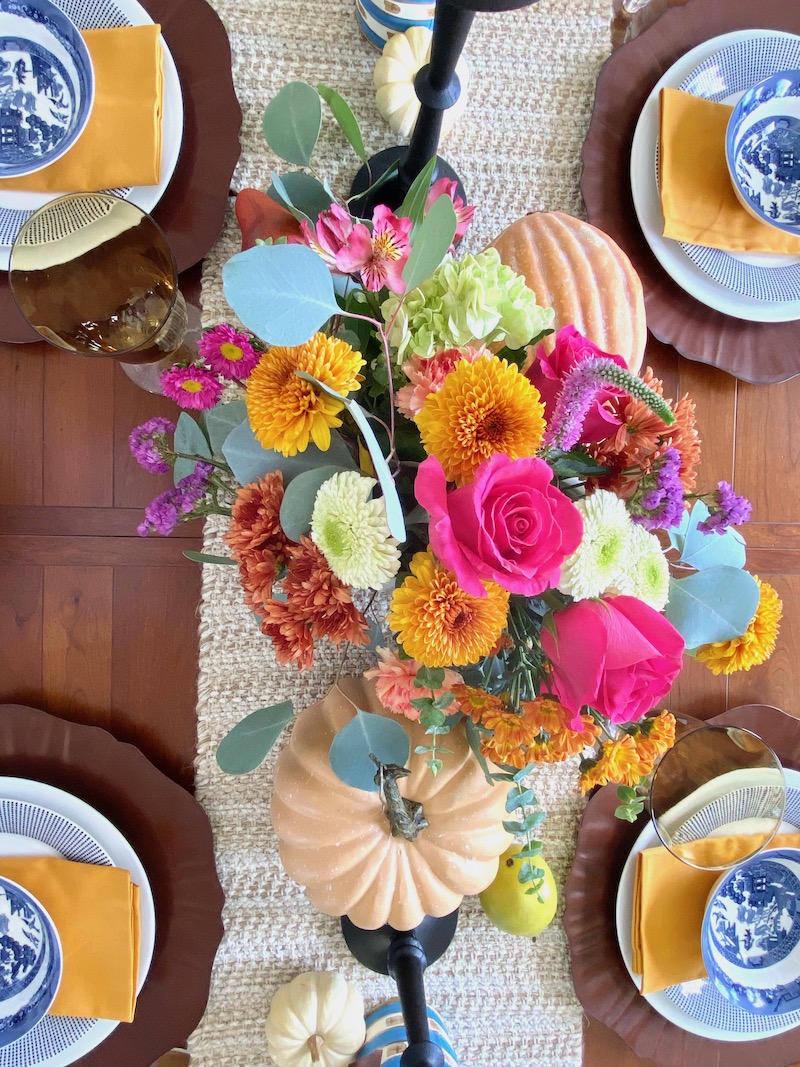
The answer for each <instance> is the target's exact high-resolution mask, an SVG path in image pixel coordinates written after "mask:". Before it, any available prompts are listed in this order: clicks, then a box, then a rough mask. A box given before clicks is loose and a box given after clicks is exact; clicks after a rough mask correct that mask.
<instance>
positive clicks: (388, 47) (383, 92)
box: [372, 26, 469, 137]
mask: <svg viewBox="0 0 800 1067" xmlns="http://www.w3.org/2000/svg"><path fill="white" fill-rule="evenodd" d="M431 37H432V34H431V31H430V30H429V29H428V27H427V26H410V27H409V28H408V29H407V30H405V31H404V32H403V33H395V34H394V35H393V36H392V37H390V38H389V40H388V41H387V42H386V44H385V45H384V46H383V52H382V53H381V55H380V58H379V59H378V62H377V63H376V64H375V72H374V74H373V77H372V81H373V84H374V86H375V102H376V103H377V105H378V111H380V113H381V115H382V117H383V118H384V119H386V121H387V122H388V123H389V125H390V126H391V128H392V129H393V130H394V132H395V133H398V134H399V135H400V136H401V137H410V136H411V131H412V130H413V129H414V124H415V123H416V121H417V115H418V114H419V100H418V99H417V94H416V91H415V89H414V78H415V77H416V75H417V71H418V70H420V68H421V67H424V66H425V64H426V63H427V62H428V61H429V60H430V58H431ZM456 73H457V74H458V78H459V81H460V83H461V94H460V96H459V98H458V100H457V101H456V103H455V104H453V106H452V107H449V108H448V109H447V110H446V111H445V112H444V115H443V116H442V136H444V135H445V134H446V133H447V132H448V131H449V130H450V128H451V127H452V125H453V123H454V122H455V120H456V119H457V118H458V116H459V115H460V114H461V112H462V111H463V110H464V107H465V106H466V102H467V86H468V83H469V67H468V66H467V63H466V60H465V59H464V57H463V56H461V58H460V59H459V61H458V64H457V66H456Z"/></svg>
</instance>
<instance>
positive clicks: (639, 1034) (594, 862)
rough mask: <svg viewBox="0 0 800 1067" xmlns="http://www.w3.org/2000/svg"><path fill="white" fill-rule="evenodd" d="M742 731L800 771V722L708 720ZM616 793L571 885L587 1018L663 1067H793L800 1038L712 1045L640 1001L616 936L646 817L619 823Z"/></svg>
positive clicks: (595, 823) (572, 926)
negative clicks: (622, 883) (622, 893)
mask: <svg viewBox="0 0 800 1067" xmlns="http://www.w3.org/2000/svg"><path fill="white" fill-rule="evenodd" d="M708 721H709V722H710V723H714V724H716V725H720V726H728V725H730V726H742V727H745V728H747V729H748V730H752V731H753V733H756V734H758V735H759V737H762V738H763V739H764V740H765V741H766V742H767V744H769V745H771V747H772V748H773V749H774V750H775V752H776V753H777V754H778V756H779V758H780V760H781V762H782V764H783V766H784V767H786V768H791V769H793V770H800V719H795V718H793V717H792V716H791V715H787V714H786V713H785V712H783V711H779V710H778V709H777V708H773V707H769V706H767V705H765V704H748V705H746V706H744V707H740V708H734V709H732V710H731V711H726V712H725V713H724V714H722V715H717V716H716V717H715V718H713V719H709V720H708ZM617 804H618V800H617V790H616V786H606V787H604V788H603V789H600V790H599V791H598V792H597V793H596V794H595V795H594V796H593V797H592V799H591V800H590V801H589V804H588V806H587V808H586V812H585V814H584V816H583V819H582V821H581V825H580V830H579V831H578V843H577V849H576V853H575V861H574V863H573V865H572V869H571V871H570V873H569V877H568V878H567V885H566V910H565V913H564V927H565V929H566V933H567V940H568V941H569V947H570V955H571V959H572V978H573V981H574V983H575V992H576V993H577V995H578V999H579V1000H580V1002H581V1004H582V1005H583V1007H584V1008H585V1010H586V1012H587V1014H589V1015H591V1016H592V1017H593V1018H595V1019H598V1020H599V1021H600V1022H601V1023H604V1024H605V1025H606V1026H608V1027H610V1028H611V1029H612V1030H614V1031H615V1032H616V1033H617V1034H618V1035H619V1036H620V1037H621V1038H622V1040H623V1041H625V1042H626V1043H627V1044H628V1045H629V1046H630V1047H631V1048H632V1049H633V1051H634V1052H635V1053H636V1055H637V1056H640V1057H642V1058H643V1059H648V1060H653V1061H654V1062H655V1063H657V1064H659V1067H753V1065H754V1064H757V1065H758V1067H787V1065H788V1064H793V1063H796V1062H797V1060H798V1056H800V1038H798V1031H797V1029H795V1030H790V1031H789V1032H788V1033H785V1034H778V1035H776V1036H775V1037H768V1038H763V1039H761V1040H759V1041H742V1042H731V1041H712V1040H709V1039H708V1038H705V1037H698V1036H697V1035H696V1034H689V1033H687V1032H686V1031H685V1030H681V1029H680V1028H679V1027H677V1026H675V1025H674V1024H673V1023H671V1022H668V1021H667V1020H666V1019H665V1018H664V1017H663V1016H662V1015H659V1014H658V1012H657V1011H655V1010H654V1009H653V1008H651V1007H650V1005H649V1004H648V1002H647V1001H646V1000H645V999H644V997H642V996H640V994H639V991H638V989H637V988H636V986H635V985H634V984H633V981H632V980H631V977H630V975H629V974H628V971H627V968H626V967H625V964H624V962H623V960H622V956H621V954H620V950H619V945H618V943H617V933H616V917H615V909H616V899H617V888H618V886H619V880H620V877H621V875H622V868H623V867H624V866H625V861H626V860H627V858H628V855H629V854H630V851H631V848H632V847H633V844H634V842H635V841H636V838H637V837H638V836H639V834H640V833H641V831H642V827H643V825H644V823H643V819H644V817H643V816H642V817H640V818H639V819H637V821H636V822H635V823H633V824H631V823H627V822H623V821H622V820H621V819H615V818H614V809H615V808H616V807H617Z"/></svg>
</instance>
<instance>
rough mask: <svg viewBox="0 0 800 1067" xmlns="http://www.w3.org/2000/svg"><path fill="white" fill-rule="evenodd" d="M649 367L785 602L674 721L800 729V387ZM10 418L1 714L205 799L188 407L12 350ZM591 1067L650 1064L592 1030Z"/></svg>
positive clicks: (620, 20)
mask: <svg viewBox="0 0 800 1067" xmlns="http://www.w3.org/2000/svg"><path fill="white" fill-rule="evenodd" d="M680 2H681V0H675V2H674V3H673V4H672V6H679V4H680ZM666 6H669V5H668V3H667V0H652V2H651V3H650V5H648V6H647V7H645V8H644V10H642V11H640V12H638V13H637V14H636V15H634V16H632V17H628V16H626V15H625V14H624V13H622V11H621V8H620V0H616V3H615V8H616V14H615V17H614V20H613V23H612V24H611V27H610V32H612V34H613V39H614V41H615V43H616V44H620V43H621V42H622V41H623V40H624V39H625V35H626V34H630V33H637V32H639V31H640V30H641V28H643V27H644V26H646V25H647V24H648V23H649V22H651V21H652V20H653V18H654V17H655V16H656V15H657V14H658V13H659V11H660V10H663V9H664V8H665V7H666ZM798 360H799V361H800V353H798ZM646 363H649V364H650V365H651V366H653V368H654V369H655V370H656V372H657V373H658V375H659V376H661V377H662V378H663V380H664V383H665V395H666V396H668V397H673V398H676V397H678V396H681V395H683V394H684V393H686V392H688V393H690V394H691V396H692V397H693V399H694V401H695V403H696V406H697V417H698V423H699V427H700V430H701V434H702V438H703V462H702V466H701V471H700V482H701V484H702V485H703V486H713V485H715V484H716V482H717V481H718V480H720V479H726V480H728V481H730V482H732V483H733V484H734V485H735V488H736V490H737V491H738V492H740V493H744V494H746V495H747V496H748V497H750V499H751V500H752V502H753V521H752V523H751V525H750V527H749V529H746V530H745V533H746V536H747V542H748V566H749V567H750V569H751V570H753V571H754V572H755V573H757V574H758V575H759V576H760V577H762V578H765V579H767V580H768V581H769V582H770V583H771V584H773V585H774V586H775V588H776V589H777V590H778V592H779V594H780V595H781V597H782V598H783V601H784V620H783V624H782V632H781V637H780V643H779V647H778V649H777V651H776V652H775V654H774V656H773V657H772V659H771V660H770V661H769V663H767V664H766V665H764V666H762V667H760V668H755V669H753V670H752V671H750V672H747V673H743V674H738V675H734V676H733V678H731V679H730V680H727V679H724V678H715V677H714V676H713V675H711V674H710V672H709V671H707V670H706V669H705V668H704V667H702V666H700V665H698V664H695V663H693V662H688V663H687V666H686V669H685V670H684V672H683V673H682V675H681V676H680V678H679V679H678V681H677V683H676V685H675V687H674V689H673V693H672V697H671V704H672V707H673V708H676V709H680V710H682V711H684V712H686V713H689V714H692V715H696V716H698V717H701V718H705V717H708V716H710V715H714V714H717V713H719V712H722V711H724V710H725V709H726V708H729V707H735V706H737V705H741V704H750V703H767V704H773V705H776V706H778V707H781V708H783V709H785V710H787V711H789V712H790V713H792V714H794V715H798V716H800V695H798V686H797V681H796V664H797V663H798V662H800V504H798V496H799V495H800V494H798V491H797V488H796V481H795V471H796V469H797V463H798V454H799V453H800V378H796V379H794V380H793V381H789V382H786V383H783V384H780V385H770V386H752V385H745V384H742V383H739V382H737V381H735V380H734V379H733V378H731V377H729V376H728V375H726V374H724V373H722V372H720V371H718V370H715V369H712V368H708V367H704V366H702V365H700V364H697V363H691V362H689V361H686V360H683V359H681V358H680V357H679V356H678V355H677V354H676V353H675V352H674V350H672V349H671V348H669V347H667V346H664V345H662V344H660V343H659V342H657V341H655V340H653V339H652V338H651V339H650V342H649V345H648V350H647V357H646ZM0 404H2V418H0V649H1V650H2V652H0V665H1V666H2V670H1V671H0V702H9V703H21V704H29V705H34V706H38V707H42V708H44V709H45V710H48V711H50V712H53V713H55V714H59V715H63V716H64V717H66V718H69V719H72V720H74V721H76V722H86V723H92V724H95V725H98V726H104V727H107V728H108V729H110V730H111V731H112V732H113V733H114V734H115V735H116V736H117V737H119V738H121V739H124V740H129V741H132V742H133V743H135V744H137V745H138V746H139V747H140V748H141V749H142V751H143V752H144V753H145V755H147V757H148V758H149V759H150V760H152V761H153V763H155V764H156V766H158V767H159V768H160V769H161V770H162V771H164V772H165V773H166V774H168V775H170V776H171V777H172V778H173V779H175V780H176V781H178V782H180V783H182V784H183V785H185V786H186V787H187V788H191V783H192V760H193V755H194V743H195V699H196V673H197V620H196V614H195V612H196V607H197V603H198V600H199V595H200V574H199V568H198V567H197V565H196V564H193V563H191V562H189V561H188V560H186V559H185V558H184V557H183V555H182V550H183V549H187V548H192V549H198V548H199V547H200V539H199V528H198V526H197V525H196V524H194V525H192V526H184V527H182V528H179V530H178V531H176V533H175V534H173V535H172V536H171V537H170V538H168V539H161V538H158V537H155V536H151V537H149V538H140V537H138V536H137V535H136V525H137V523H138V522H139V521H140V518H141V512H142V509H143V507H144V505H145V504H146V503H147V502H148V501H149V500H150V499H151V498H152V497H153V496H154V495H155V494H156V493H157V492H159V491H160V490H161V489H163V488H166V486H167V485H168V484H169V479H168V477H166V476H164V477H163V478H159V477H154V476H152V475H149V474H147V473H145V472H144V471H142V470H140V469H139V468H138V467H137V465H136V464H135V462H134V461H133V459H132V458H131V457H130V454H129V452H128V447H127V436H128V433H129V432H130V430H131V429H132V428H133V427H134V426H136V425H137V424H138V423H140V422H142V421H143V420H144V419H146V418H148V417H150V416H152V415H156V414H164V415H168V416H171V417H173V418H174V417H175V414H176V409H175V407H174V405H172V404H171V403H169V402H167V401H164V400H163V399H161V398H158V397H154V396H151V395H149V394H146V393H144V392H142V391H141V390H139V389H138V388H137V387H136V386H135V385H133V383H132V382H130V381H129V379H128V378H127V377H126V376H125V374H124V373H123V372H122V370H121V369H120V368H119V367H118V366H116V365H115V364H114V363H113V362H110V361H102V360H92V359H86V358H81V357H74V356H69V355H67V354H64V353H62V352H60V351H57V350H55V349H53V348H50V347H48V346H46V345H44V344H34V345H16V346H15V345H9V344H4V345H0ZM598 966H602V961H598ZM187 1036H188V1035H187ZM584 1062H585V1065H586V1067H608V1065H610V1064H614V1067H634V1065H640V1067H641V1065H644V1064H645V1063H646V1061H643V1060H640V1059H638V1058H637V1057H636V1056H635V1055H634V1054H633V1053H632V1052H631V1051H630V1050H629V1049H628V1048H627V1046H626V1045H625V1044H624V1043H623V1042H622V1041H621V1040H620V1039H619V1038H617V1037H616V1035H615V1034H614V1033H613V1032H612V1031H610V1030H608V1029H607V1028H605V1027H604V1026H602V1025H600V1024H599V1023H597V1022H595V1021H593V1020H592V1019H587V1020H586V1030H585V1052H584ZM165 1064H166V1061H165ZM142 1067H148V1065H146V1064H143V1065H142Z"/></svg>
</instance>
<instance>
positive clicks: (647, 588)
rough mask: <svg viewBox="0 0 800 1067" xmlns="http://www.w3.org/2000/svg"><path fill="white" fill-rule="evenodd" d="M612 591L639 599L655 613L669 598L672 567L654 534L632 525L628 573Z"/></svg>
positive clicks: (626, 567)
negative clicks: (670, 568)
mask: <svg viewBox="0 0 800 1067" xmlns="http://www.w3.org/2000/svg"><path fill="white" fill-rule="evenodd" d="M609 592H615V593H624V594H625V595H627V596H635V597H638V598H639V600H643V601H644V602H645V604H649V605H650V607H651V608H654V609H655V610H656V611H663V610H664V608H665V607H666V606H667V600H668V599H669V564H668V563H667V558H666V556H665V555H664V552H663V550H662V548H661V543H660V542H659V540H658V538H657V537H656V535H655V534H653V533H650V532H649V530H646V529H645V528H644V526H639V525H638V523H633V525H632V526H631V532H630V539H629V541H628V550H627V561H626V566H625V570H624V571H623V572H622V574H621V575H620V576H619V577H618V578H617V580H616V582H615V583H614V589H613V590H609Z"/></svg>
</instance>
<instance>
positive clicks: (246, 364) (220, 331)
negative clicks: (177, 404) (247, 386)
mask: <svg viewBox="0 0 800 1067" xmlns="http://www.w3.org/2000/svg"><path fill="white" fill-rule="evenodd" d="M197 353H198V355H199V356H201V357H202V358H203V359H204V360H205V361H206V363H207V364H208V365H209V366H210V367H211V370H212V371H214V373H215V374H221V375H222V377H223V378H234V379H236V380H238V381H243V380H244V379H245V378H249V377H250V371H251V370H252V369H253V367H255V365H256V363H258V361H259V359H260V358H261V353H260V352H257V351H256V350H255V348H253V343H252V341H251V340H250V338H249V337H248V336H247V334H246V333H240V332H239V331H238V330H234V328H233V327H232V326H229V325H228V323H227V322H223V323H221V324H220V325H219V326H215V327H214V328H213V329H212V330H206V331H205V333H204V334H203V336H202V337H201V338H200V340H199V341H198V342H197Z"/></svg>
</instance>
